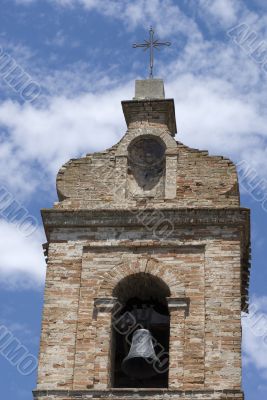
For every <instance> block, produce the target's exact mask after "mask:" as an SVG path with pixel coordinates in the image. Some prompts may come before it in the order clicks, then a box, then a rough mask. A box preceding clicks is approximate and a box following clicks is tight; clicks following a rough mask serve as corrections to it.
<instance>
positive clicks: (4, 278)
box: [0, 0, 267, 400]
mask: <svg viewBox="0 0 267 400" xmlns="http://www.w3.org/2000/svg"><path fill="white" fill-rule="evenodd" d="M0 3H1V13H0V27H1V28H0V235H1V242H0V285H1V293H0V300H1V302H0V370H1V377H2V382H1V396H2V397H3V398H5V399H12V400H30V399H31V389H32V388H34V387H35V372H33V373H31V374H29V375H27V376H23V375H22V374H21V371H20V368H19V367H18V365H16V364H15V363H13V365H12V363H10V360H8V357H6V356H5V354H4V352H3V350H1V327H5V329H8V332H9V334H10V335H13V336H14V338H16V339H17V340H19V341H20V342H21V343H22V344H23V346H25V348H26V349H27V351H28V352H29V354H32V355H35V356H37V353H38V341H39V332H40V320H41V309H42V296H43V285H44V274H45V262H44V257H43V253H42V247H41V244H42V243H43V242H45V236H44V233H43V229H42V224H41V220H40V212H39V210H40V208H47V207H51V206H52V204H53V202H55V201H56V200H57V196H56V191H55V177H56V173H57V171H58V169H59V168H60V166H61V165H62V164H63V163H64V162H66V161H67V160H68V159H70V158H75V157H78V156H81V155H83V154H85V153H89V152H93V151H99V150H103V149H106V148H108V147H109V146H111V145H113V144H115V143H116V142H117V141H118V140H119V139H120V138H121V137H122V135H123V134H124V133H125V128H126V127H125V122H124V119H123V114H122V111H121V106H120V101H121V100H126V99H130V98H132V97H133V92H134V80H135V79H136V78H146V77H147V76H148V55H147V53H144V52H142V51H141V50H138V49H136V50H135V49H132V48H131V44H132V43H134V42H136V41H143V39H145V38H146V37H147V35H148V29H149V27H150V25H152V26H153V27H154V28H155V30H156V32H157V35H158V36H159V37H160V38H162V39H164V40H170V41H171V42H172V46H171V47H170V48H167V49H164V50H162V51H160V52H158V53H157V59H156V66H155V75H156V76H157V77H161V78H164V80H165V90H166V94H167V97H169V98H174V99H175V104H176V117H177V126H178V134H177V139H178V140H180V141H182V142H184V143H185V144H186V145H189V146H192V147H195V148H199V149H205V150H209V152H210V153H211V154H217V155H224V156H228V157H230V158H232V160H234V161H235V162H236V163H238V164H239V165H240V168H239V169H240V174H241V179H240V182H241V191H242V205H243V206H246V207H250V208H251V209H252V249H253V250H252V273H251V286H250V298H251V310H252V311H251V314H250V316H244V317H243V326H244V330H243V361H244V370H243V386H244V390H245V393H246V399H247V400H258V399H263V398H266V396H267V289H266V282H267V269H266V266H265V263H266V262H265V260H266V244H267V239H266V231H267V228H266V216H267V214H266V212H267V201H265V198H267V162H266V156H267V147H266V143H267V112H266V104H267V3H266V2H265V1H264V0H247V1H246V0H244V1H240V0H179V1H178V0H177V1H174V0H0ZM244 166H245V168H246V176H244ZM7 205H9V207H7ZM16 210H20V211H19V212H18V213H16Z"/></svg>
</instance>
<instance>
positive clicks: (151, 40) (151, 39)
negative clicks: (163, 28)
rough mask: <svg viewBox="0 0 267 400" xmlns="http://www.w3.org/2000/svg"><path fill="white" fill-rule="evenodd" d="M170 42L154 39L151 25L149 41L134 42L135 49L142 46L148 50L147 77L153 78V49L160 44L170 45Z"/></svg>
mask: <svg viewBox="0 0 267 400" xmlns="http://www.w3.org/2000/svg"><path fill="white" fill-rule="evenodd" d="M170 45H171V42H160V41H159V40H158V39H157V40H155V39H154V30H153V28H152V27H151V28H150V29H149V41H148V40H145V42H144V43H134V44H133V47H134V48H135V49H136V48H137V47H143V48H144V51H147V50H148V49H149V50H150V73H149V78H150V79H153V68H154V49H158V50H159V47H160V46H170Z"/></svg>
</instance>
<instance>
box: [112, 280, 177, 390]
mask: <svg viewBox="0 0 267 400" xmlns="http://www.w3.org/2000/svg"><path fill="white" fill-rule="evenodd" d="M113 295H114V297H116V298H117V299H118V305H117V307H116V308H115V310H114V313H113V321H112V352H111V354H112V362H111V365H112V386H113V387H120V388H133V387H134V388H152V387H153V388H159V387H161V388H166V387H168V367H169V357H168V353H169V336H170V317H169V312H168V305H167V299H166V298H167V297H169V296H170V290H169V287H168V286H167V285H166V283H165V282H164V281H163V280H162V279H160V278H158V277H156V276H154V275H151V274H148V273H138V274H133V275H130V276H128V277H126V278H124V279H122V280H121V281H120V282H119V283H118V284H117V286H116V287H115V288H114V291H113Z"/></svg>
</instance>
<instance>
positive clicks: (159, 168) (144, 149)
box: [128, 135, 165, 191]
mask: <svg viewBox="0 0 267 400" xmlns="http://www.w3.org/2000/svg"><path fill="white" fill-rule="evenodd" d="M164 173H165V144H164V143H163V141H162V140H161V139H160V138H158V137H156V136H155V137H154V136H151V135H146V136H140V137H138V138H137V139H135V140H133V141H132V142H131V143H130V145H129V147H128V174H130V175H133V177H134V179H135V181H136V183H137V185H138V186H139V188H141V189H142V190H144V191H149V190H151V189H153V188H154V187H155V186H156V185H157V184H158V183H159V181H160V179H161V177H162V176H163V175H164Z"/></svg>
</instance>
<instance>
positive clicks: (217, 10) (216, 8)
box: [199, 0, 244, 26]
mask: <svg viewBox="0 0 267 400" xmlns="http://www.w3.org/2000/svg"><path fill="white" fill-rule="evenodd" d="M240 6H241V5H240V1H239V0H199V7H200V8H201V10H202V11H203V12H204V14H205V15H206V16H208V17H209V19H213V22H214V23H218V22H219V23H220V24H221V25H222V26H229V25H232V24H234V23H235V22H236V20H237V18H238V15H239V13H240V8H241V7H240ZM243 7H244V6H243Z"/></svg>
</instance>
